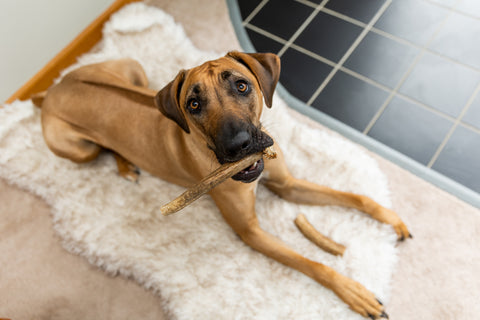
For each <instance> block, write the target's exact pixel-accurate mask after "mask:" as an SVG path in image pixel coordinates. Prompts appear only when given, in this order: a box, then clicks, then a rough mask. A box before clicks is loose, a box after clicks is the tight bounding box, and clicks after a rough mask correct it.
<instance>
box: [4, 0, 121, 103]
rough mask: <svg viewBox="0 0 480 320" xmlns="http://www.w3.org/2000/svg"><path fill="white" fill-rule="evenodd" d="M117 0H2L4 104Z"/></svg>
mask: <svg viewBox="0 0 480 320" xmlns="http://www.w3.org/2000/svg"><path fill="white" fill-rule="evenodd" d="M111 3H113V0H0V103H2V102H3V101H5V100H6V99H8V98H9V97H10V96H11V95H12V94H13V93H14V92H15V91H16V90H17V89H18V88H20V87H21V86H22V85H23V84H24V83H25V82H26V81H28V79H30V78H31V77H32V76H33V75H34V74H35V73H36V72H37V71H38V70H40V69H41V68H42V67H43V66H44V65H45V64H46V63H47V62H48V61H49V60H50V59H52V58H53V57H54V56H55V55H56V53H58V52H59V51H60V50H61V49H62V48H63V47H65V45H67V44H68V43H69V42H70V41H71V40H72V39H73V38H74V37H75V36H76V35H77V34H78V33H80V32H81V31H82V30H83V29H84V28H85V27H86V26H87V25H88V24H89V23H90V22H91V21H93V20H94V19H95V18H96V17H97V16H98V15H100V14H101V13H102V12H103V11H104V10H105V9H106V8H107V7H108V6H109V5H110V4H111Z"/></svg>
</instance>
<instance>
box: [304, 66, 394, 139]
mask: <svg viewBox="0 0 480 320" xmlns="http://www.w3.org/2000/svg"><path fill="white" fill-rule="evenodd" d="M387 97H388V92H386V91H384V90H382V89H380V88H378V87H375V86H373V85H371V84H369V83H367V82H364V81H362V80H359V79H357V78H355V77H352V76H350V75H348V74H346V73H344V72H342V71H339V72H337V73H336V74H335V76H334V77H333V79H332V80H331V81H330V82H329V83H328V85H327V86H326V87H325V89H324V90H323V91H322V93H321V94H320V95H319V96H318V97H317V99H316V100H315V101H314V102H313V103H312V105H313V106H314V107H315V108H316V109H318V110H320V111H322V112H324V113H326V114H328V115H330V116H332V117H334V118H336V119H337V120H340V121H342V122H343V123H346V124H348V125H349V126H351V127H352V128H355V129H357V130H358V131H363V130H364V129H365V128H366V127H367V125H368V124H369V123H370V121H371V120H372V118H373V116H374V115H375V113H376V112H377V111H378V110H379V109H380V107H381V106H382V104H383V103H384V102H385V100H386V99H387Z"/></svg>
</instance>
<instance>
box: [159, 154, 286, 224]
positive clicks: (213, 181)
mask: <svg viewBox="0 0 480 320" xmlns="http://www.w3.org/2000/svg"><path fill="white" fill-rule="evenodd" d="M263 157H265V158H267V159H275V158H276V157H277V153H276V152H275V150H274V149H273V148H272V147H268V148H266V149H265V150H264V151H263V152H258V153H254V154H251V155H249V156H247V157H245V158H243V159H242V160H239V161H237V162H230V163H225V164H223V165H221V166H220V167H219V168H218V169H216V170H215V171H213V172H212V173H210V174H209V175H208V176H206V177H205V178H203V180H202V181H200V182H199V183H198V184H197V185H195V186H193V187H192V188H190V189H188V190H187V191H185V192H184V193H182V194H181V195H180V196H179V197H177V198H176V199H175V200H173V201H171V202H169V203H167V204H166V205H164V206H162V208H161V209H160V210H161V212H162V214H163V215H165V216H166V215H169V214H172V213H175V212H177V211H179V210H181V209H183V208H185V207H186V206H188V205H189V204H190V203H192V202H193V201H195V200H197V199H198V198H200V197H201V196H202V195H204V194H205V193H207V192H209V191H210V190H211V189H213V188H215V187H216V186H217V185H218V184H220V183H222V182H223V181H225V180H227V179H228V178H231V177H233V176H235V175H238V174H241V173H242V172H244V171H245V170H246V171H245V172H248V171H249V169H250V168H252V167H256V169H255V170H258V165H259V164H257V163H258V162H261V163H262V166H263ZM252 162H253V164H251V163H252ZM249 164H250V165H249ZM245 165H249V166H248V167H247V168H246V169H243V170H241V169H240V168H245ZM239 170H240V171H239ZM262 170H263V168H262ZM260 172H261V171H260Z"/></svg>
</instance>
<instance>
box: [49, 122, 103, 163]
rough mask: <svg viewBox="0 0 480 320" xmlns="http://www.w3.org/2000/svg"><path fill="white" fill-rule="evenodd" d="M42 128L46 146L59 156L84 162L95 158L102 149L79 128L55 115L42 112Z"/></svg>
mask: <svg viewBox="0 0 480 320" xmlns="http://www.w3.org/2000/svg"><path fill="white" fill-rule="evenodd" d="M42 129H43V130H42V131H43V136H44V138H45V142H46V143H47V146H48V147H49V148H50V150H52V152H53V153H55V154H56V155H57V156H59V157H62V158H67V159H70V160H72V161H74V162H77V163H84V162H88V161H91V160H93V159H95V158H96V157H97V156H98V154H99V153H100V151H101V150H102V147H100V146H99V145H98V144H96V143H94V142H92V141H91V140H89V139H88V137H87V135H85V134H84V133H82V132H81V130H80V129H79V128H77V127H75V126H74V125H72V124H70V123H68V122H66V121H64V120H61V119H59V118H57V117H54V116H48V115H44V114H42Z"/></svg>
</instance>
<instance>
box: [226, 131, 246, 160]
mask: <svg viewBox="0 0 480 320" xmlns="http://www.w3.org/2000/svg"><path fill="white" fill-rule="evenodd" d="M250 143H251V137H250V134H249V133H248V132H247V131H245V130H242V131H239V132H237V133H236V134H235V136H234V137H233V138H232V139H230V140H229V141H228V142H227V143H226V144H225V151H226V152H227V153H228V154H231V155H235V154H238V153H240V152H242V151H245V150H247V149H248V148H249V147H250Z"/></svg>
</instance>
